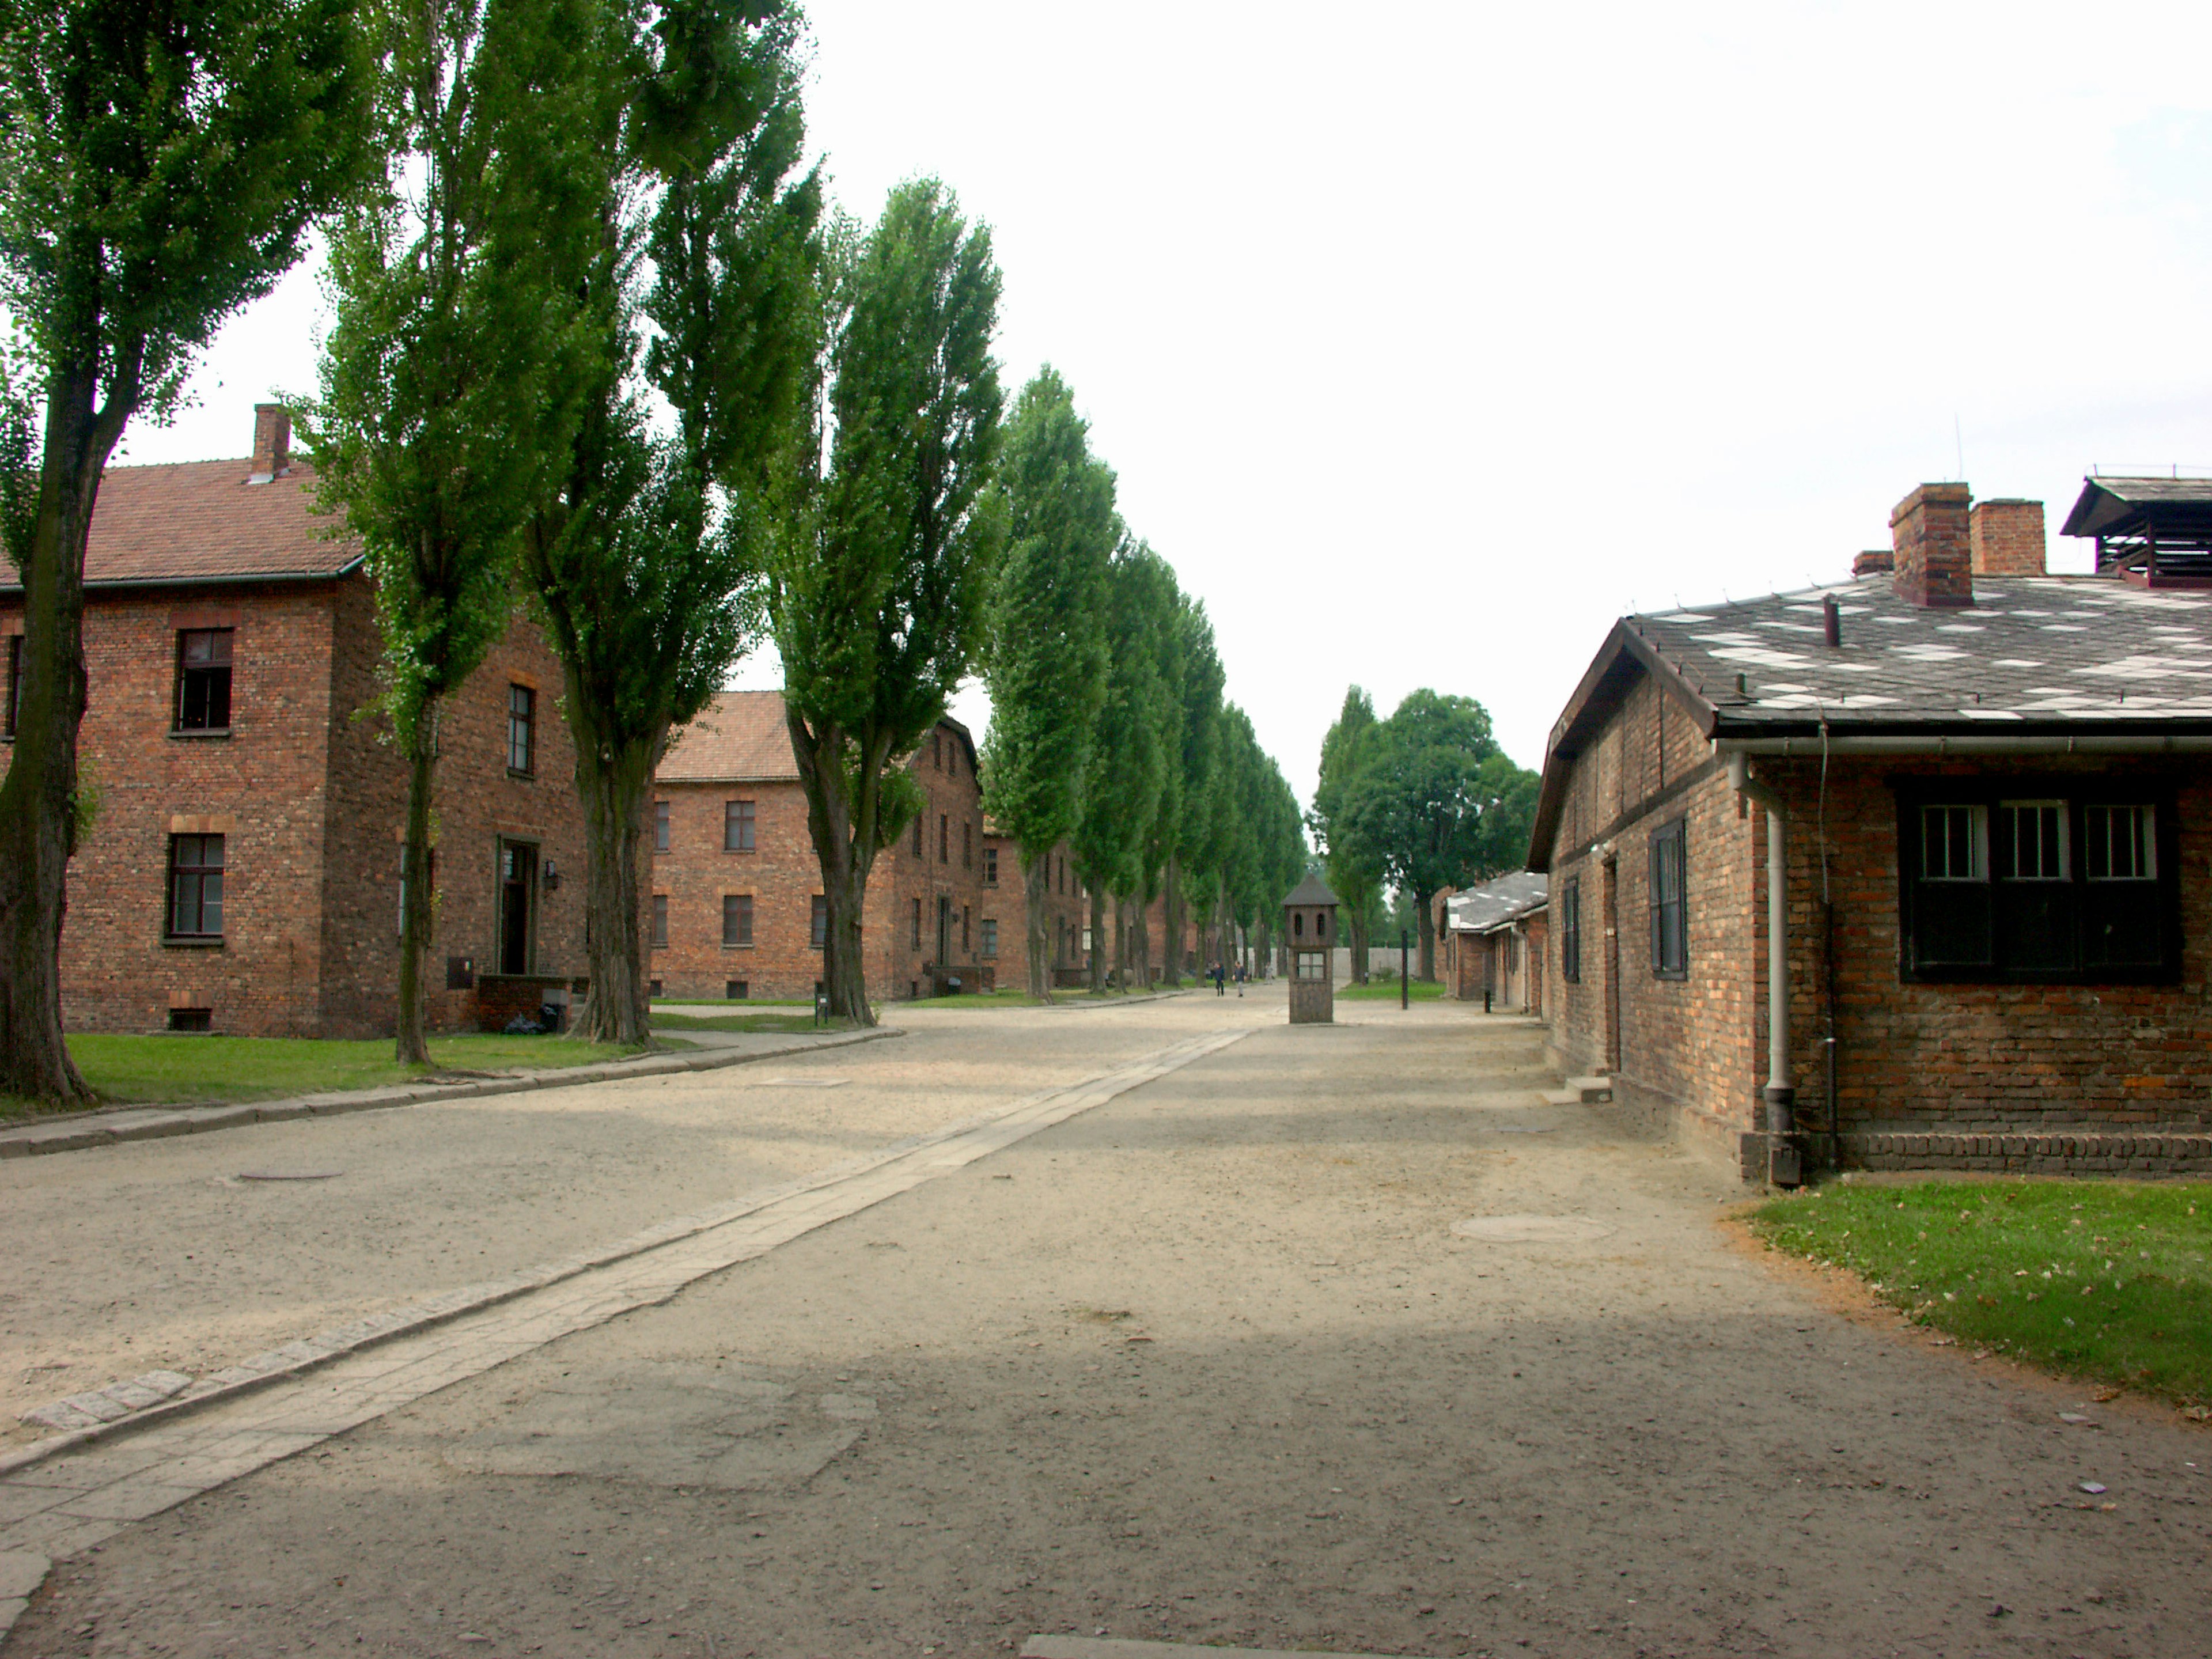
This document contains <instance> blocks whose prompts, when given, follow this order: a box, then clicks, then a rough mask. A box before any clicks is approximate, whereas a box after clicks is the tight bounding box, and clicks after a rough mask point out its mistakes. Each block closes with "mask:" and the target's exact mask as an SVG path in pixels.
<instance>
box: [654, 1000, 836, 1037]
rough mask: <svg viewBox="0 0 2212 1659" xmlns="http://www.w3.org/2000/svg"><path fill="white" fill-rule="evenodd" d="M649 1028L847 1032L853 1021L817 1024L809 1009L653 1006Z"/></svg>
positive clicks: (660, 1030)
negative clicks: (695, 1010) (693, 1010)
mask: <svg viewBox="0 0 2212 1659" xmlns="http://www.w3.org/2000/svg"><path fill="white" fill-rule="evenodd" d="M723 1006H726V1005H723ZM852 1029H853V1022H852V1021H851V1020H849V1019H836V1020H832V1021H830V1022H829V1024H828V1025H826V1026H825V1025H817V1024H815V1021H814V1012H813V1010H812V1009H811V1008H810V1009H807V1010H805V1012H799V1013H792V1014H673V1013H669V1012H666V1011H665V1010H663V1009H659V1008H656V1009H655V1010H654V1012H653V1030H654V1031H656V1032H658V1033H660V1034H662V1035H681V1034H682V1033H684V1032H685V1031H776V1032H781V1033H784V1034H787V1035H788V1034H791V1033H794V1032H802V1031H823V1030H831V1031H849V1030H852Z"/></svg>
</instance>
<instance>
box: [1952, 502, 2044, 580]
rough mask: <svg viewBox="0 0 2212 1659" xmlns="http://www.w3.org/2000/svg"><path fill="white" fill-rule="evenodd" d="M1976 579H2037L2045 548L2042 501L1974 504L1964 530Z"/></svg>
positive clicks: (2040, 572)
mask: <svg viewBox="0 0 2212 1659" xmlns="http://www.w3.org/2000/svg"><path fill="white" fill-rule="evenodd" d="M1966 539H1967V541H1968V542H1969V544H1971V545H1972V550H1973V566H1974V574H1976V575H1977V576H2040V575H2041V574H2043V555H2044V548H2045V538H2044V534H2043V503H2042V502H2041V501H1976V502H1975V503H1974V510H1973V513H1972V515H1971V516H1970V518H1969V520H1968V522H1967V527H1966Z"/></svg>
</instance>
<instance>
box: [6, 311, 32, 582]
mask: <svg viewBox="0 0 2212 1659" xmlns="http://www.w3.org/2000/svg"><path fill="white" fill-rule="evenodd" d="M31 381H32V369H31V365H30V364H29V363H28V362H26V361H24V360H23V359H22V358H21V356H19V355H18V354H16V353H15V352H11V351H9V350H8V349H6V348H5V347H4V346H0V558H4V559H6V560H7V561H8V562H9V563H10V564H12V565H14V566H15V568H16V569H18V570H21V569H23V568H25V567H27V565H28V564H29V563H30V560H31V533H32V532H33V530H34V529H35V528H36V527H37V525H38V519H39V459H38V447H39V403H38V398H36V397H35V396H34V395H33V392H32V389H31Z"/></svg>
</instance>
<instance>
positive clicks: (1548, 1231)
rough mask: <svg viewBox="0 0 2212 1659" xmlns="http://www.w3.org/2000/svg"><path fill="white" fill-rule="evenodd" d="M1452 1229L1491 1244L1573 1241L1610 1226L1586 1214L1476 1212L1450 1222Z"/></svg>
mask: <svg viewBox="0 0 2212 1659" xmlns="http://www.w3.org/2000/svg"><path fill="white" fill-rule="evenodd" d="M1452 1231H1453V1232H1454V1233H1455V1234H1457V1235H1458V1236H1459V1237H1462V1238H1479V1239H1481V1240H1483V1241H1484V1242H1485V1243H1490V1244H1574V1243H1582V1242H1583V1241H1585V1240H1588V1239H1593V1238H1603V1237H1606V1236H1607V1234H1609V1233H1611V1232H1612V1231H1613V1229H1612V1228H1610V1227H1608V1226H1607V1225H1605V1223H1603V1222H1602V1221H1593V1220H1591V1219H1590V1218H1589V1217H1588V1216H1586V1215H1479V1216H1474V1217H1471V1218H1468V1220H1465V1221H1455V1222H1453V1223H1452Z"/></svg>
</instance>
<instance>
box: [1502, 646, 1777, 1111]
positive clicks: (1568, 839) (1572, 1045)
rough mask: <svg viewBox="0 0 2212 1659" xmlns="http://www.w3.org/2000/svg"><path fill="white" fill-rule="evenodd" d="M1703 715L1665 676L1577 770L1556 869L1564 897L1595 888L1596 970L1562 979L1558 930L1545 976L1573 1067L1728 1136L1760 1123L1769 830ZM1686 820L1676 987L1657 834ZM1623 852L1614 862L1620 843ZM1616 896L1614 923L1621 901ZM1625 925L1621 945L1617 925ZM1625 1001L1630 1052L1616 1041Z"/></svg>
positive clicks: (1548, 945)
mask: <svg viewBox="0 0 2212 1659" xmlns="http://www.w3.org/2000/svg"><path fill="white" fill-rule="evenodd" d="M1707 750H1708V746H1707V744H1706V743H1705V739H1704V738H1702V737H1701V736H1699V733H1698V732H1697V730H1696V728H1695V727H1694V726H1692V724H1691V722H1690V720H1689V718H1688V714H1687V711H1686V709H1685V708H1683V706H1682V705H1681V703H1680V702H1678V701H1676V700H1675V698H1674V696H1673V695H1672V694H1671V693H1669V692H1667V691H1665V690H1662V688H1661V687H1659V686H1658V685H1657V684H1656V683H1654V682H1652V681H1651V680H1649V679H1644V680H1642V681H1639V682H1638V684H1637V686H1636V687H1635V689H1634V690H1632V691H1631V692H1630V694H1629V696H1628V697H1627V698H1626V701H1625V702H1624V703H1623V705H1622V707H1621V708H1620V710H1619V711H1618V712H1617V713H1616V714H1614V715H1613V719H1612V720H1609V721H1608V722H1607V724H1606V726H1604V728H1603V729H1602V730H1601V732H1599V733H1598V734H1597V735H1596V737H1595V738H1594V739H1593V740H1592V741H1591V743H1590V744H1589V746H1588V747H1587V748H1586V749H1585V750H1584V751H1583V754H1582V755H1581V756H1580V757H1578V758H1577V761H1576V762H1575V763H1574V764H1573V766H1572V768H1571V772H1570V775H1569V781H1568V785H1567V789H1568V793H1567V798H1566V800H1565V810H1564V811H1562V813H1561V816H1560V827H1559V832H1558V834H1557V836H1556V837H1555V839H1554V842H1553V851H1552V860H1551V894H1552V902H1553V905H1554V906H1556V905H1557V904H1558V903H1559V896H1560V894H1561V893H1562V891H1563V890H1565V885H1566V884H1567V883H1568V882H1569V881H1570V880H1572V879H1576V878H1579V879H1580V881H1581V884H1582V918H1581V920H1582V974H1581V978H1580V981H1579V982H1578V983H1570V982H1568V981H1567V980H1566V978H1565V975H1564V974H1563V973H1562V972H1561V971H1560V967H1559V943H1558V939H1557V934H1556V931H1555V930H1553V929H1552V928H1550V927H1547V928H1546V929H1545V938H1544V949H1545V951H1546V952H1547V961H1546V963H1545V965H1544V968H1543V969H1542V975H1543V979H1544V983H1545V989H1546V994H1547V998H1548V999H1549V1003H1550V1009H1551V1018H1552V1020H1553V1042H1554V1045H1555V1046H1556V1048H1558V1050H1559V1055H1560V1059H1561V1061H1562V1063H1563V1064H1564V1065H1565V1067H1566V1068H1567V1069H1568V1070H1570V1071H1573V1072H1602V1071H1607V1070H1610V1071H1612V1072H1613V1075H1614V1076H1615V1077H1616V1079H1618V1081H1619V1084H1620V1086H1621V1088H1622V1091H1623V1093H1624V1096H1625V1097H1626V1096H1630V1095H1633V1094H1636V1093H1640V1094H1642V1095H1644V1096H1646V1097H1650V1099H1651V1100H1652V1101H1654V1102H1656V1103H1662V1104H1666V1105H1671V1106H1674V1107H1676V1108H1686V1109H1690V1110H1691V1111H1692V1112H1694V1113H1696V1114H1697V1115H1699V1116H1700V1117H1702V1118H1704V1119H1705V1120H1706V1121H1709V1122H1711V1123H1712V1124H1713V1125H1714V1126H1716V1127H1729V1128H1750V1127H1753V1122H1752V1117H1751V1113H1752V1109H1753V1103H1754V1102H1755V1100H1756V1090H1757V1088H1758V1085H1759V1084H1760V1082H1762V1081H1763V1079H1764V1074H1763V1073H1759V1072H1757V1071H1756V1070H1755V1069H1754V1062H1755V1060H1756V1055H1755V1054H1754V1049H1753V1041H1752V1036H1751V1024H1752V1015H1753V1000H1752V999H1753V992H1754V985H1753V979H1754V974H1755V969H1756V958H1755V957H1753V954H1752V948H1751V947H1752V942H1753V938H1754V935H1753V932H1752V928H1753V921H1754V917H1753V886H1754V884H1753V880H1752V877H1751V873H1750V872H1751V869H1752V867H1753V866H1751V864H1750V862H1749V860H1750V859H1751V858H1752V856H1753V853H1754V851H1755V849H1756V846H1757V840H1758V838H1757V836H1756V835H1755V826H1754V825H1753V823H1752V822H1751V821H1750V820H1749V819H1748V818H1747V817H1739V816H1738V813H1737V807H1736V798H1735V793H1734V792H1733V791H1732V790H1730V789H1729V787H1728V781H1727V779H1726V777H1725V775H1723V773H1722V772H1721V770H1720V768H1719V765H1718V763H1717V762H1715V761H1713V760H1712V759H1711V757H1710V755H1709V753H1708V752H1707ZM1676 818H1682V819H1685V820H1686V825H1685V835H1684V851H1685V854H1686V881H1685V890H1686V915H1687V931H1688V945H1689V950H1688V962H1687V971H1686V975H1685V977H1683V978H1681V979H1662V978H1660V977H1658V976H1657V975H1656V974H1655V973H1654V971H1653V968H1652V962H1651V942H1650V938H1651V936H1650V837H1651V834H1652V832H1653V831H1654V830H1656V829H1659V828H1661V827H1662V826H1663V825H1665V824H1668V823H1672V822H1673V821H1674V819H1676ZM1608 848H1609V850H1610V857H1609V858H1608V850H1607V849H1608ZM1608 889H1610V890H1612V892H1613V916H1612V918H1611V919H1610V921H1608V917H1607V890H1608ZM1609 925H1610V926H1612V927H1614V928H1616V929H1617V932H1616V933H1615V935H1614V936H1613V938H1612V939H1608V938H1607V927H1608V926H1609ZM1614 1006H1617V1008H1618V1014H1617V1016H1615V1017H1613V1018H1617V1023H1618V1052H1617V1054H1616V1053H1613V1052H1612V1050H1613V1046H1614V1045H1613V1041H1612V1040H1611V1038H1610V1036H1609V1033H1608V1029H1607V1028H1608V1023H1609V1014H1608V1010H1609V1008H1612V1007H1614Z"/></svg>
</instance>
